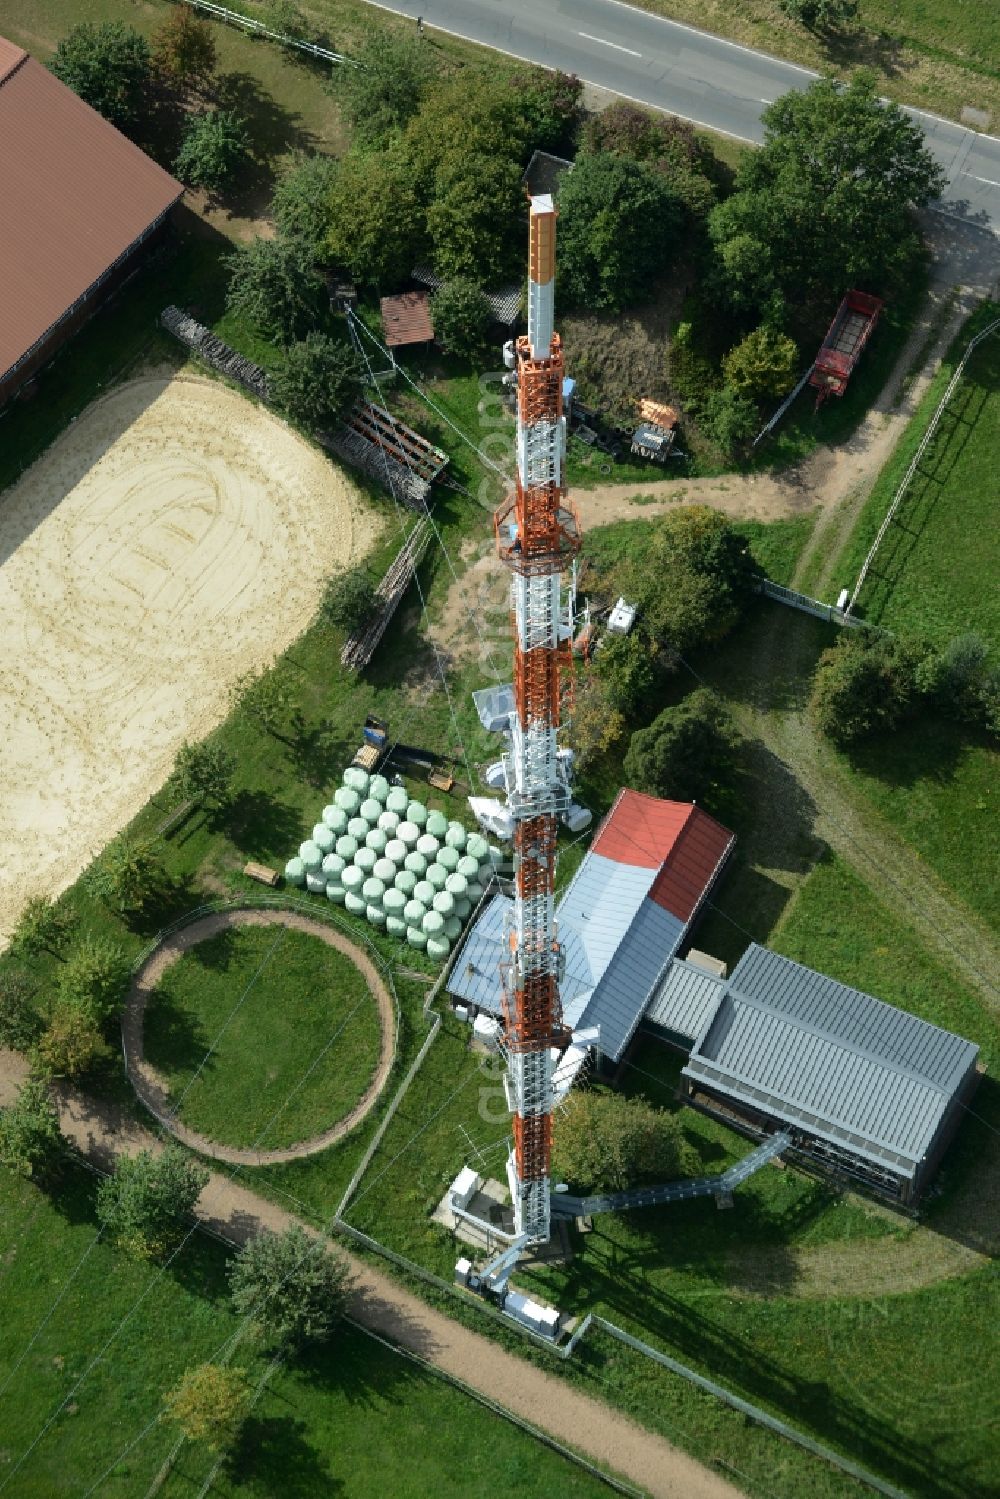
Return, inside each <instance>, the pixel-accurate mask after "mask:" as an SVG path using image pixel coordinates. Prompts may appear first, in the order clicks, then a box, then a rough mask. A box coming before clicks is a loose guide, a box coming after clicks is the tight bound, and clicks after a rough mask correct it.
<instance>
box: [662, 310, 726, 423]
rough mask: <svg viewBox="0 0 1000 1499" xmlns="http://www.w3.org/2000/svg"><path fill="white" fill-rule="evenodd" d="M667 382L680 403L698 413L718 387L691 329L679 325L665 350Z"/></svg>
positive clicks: (708, 360) (689, 325) (703, 352)
mask: <svg viewBox="0 0 1000 1499" xmlns="http://www.w3.org/2000/svg"><path fill="white" fill-rule="evenodd" d="M667 379H668V380H669V382H670V387H671V389H672V390H674V391H675V392H676V393H677V395H678V396H680V398H681V400H683V401H686V402H687V403H688V404H689V405H690V406H692V407H693V408H694V409H695V410H698V409H699V408H700V407H701V406H702V405H703V404H704V403H705V401H707V399H708V397H709V396H710V395H711V394H712V392H713V391H714V390H717V389H718V386H719V375H718V372H717V370H716V368H715V365H714V364H713V363H712V360H711V358H710V357H709V355H708V353H707V352H706V350H705V349H703V348H701V346H700V342H699V339H698V337H697V334H696V332H695V329H694V326H693V324H692V323H690V322H683V323H678V325H677V327H676V328H675V329H674V332H673V334H672V335H671V338H670V344H669V346H668V350H667Z"/></svg>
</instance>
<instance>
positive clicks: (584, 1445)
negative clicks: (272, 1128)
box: [0, 1050, 740, 1499]
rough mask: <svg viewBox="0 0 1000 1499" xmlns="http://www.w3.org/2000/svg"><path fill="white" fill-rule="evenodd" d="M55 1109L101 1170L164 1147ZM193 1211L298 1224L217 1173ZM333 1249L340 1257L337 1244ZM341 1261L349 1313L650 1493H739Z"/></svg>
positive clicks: (89, 1116)
mask: <svg viewBox="0 0 1000 1499" xmlns="http://www.w3.org/2000/svg"><path fill="white" fill-rule="evenodd" d="M27 1070H28V1069H27V1064H26V1062H25V1061H24V1059H23V1058H22V1057H20V1056H18V1055H17V1054H16V1053H14V1052H9V1051H3V1050H0V1104H3V1103H6V1102H9V1101H10V1099H11V1097H12V1096H13V1094H14V1092H15V1091H16V1089H17V1087H19V1085H20V1083H21V1082H22V1081H23V1080H24V1078H25V1077H26V1075H27ZM59 1106H60V1108H59V1112H60V1123H61V1127H62V1130H63V1133H64V1134H65V1135H66V1137H67V1138H68V1139H69V1140H70V1141H71V1142H72V1143H73V1144H74V1145H75V1146H76V1148H77V1149H78V1150H80V1151H82V1152H83V1153H84V1154H86V1155H88V1156H91V1157H92V1158H93V1159H94V1160H95V1161H97V1162H98V1163H99V1164H101V1165H103V1166H108V1165H110V1164H112V1163H113V1161H114V1159H115V1157H116V1156H118V1155H122V1154H128V1155H131V1154H134V1153H135V1152H136V1151H138V1150H142V1149H145V1148H151V1149H153V1150H160V1149H162V1146H161V1145H160V1144H159V1142H158V1141H156V1140H155V1139H154V1138H153V1136H152V1135H150V1134H148V1133H147V1132H146V1131H145V1130H143V1129H141V1128H140V1127H139V1126H138V1125H136V1124H135V1122H134V1121H133V1120H131V1119H130V1118H129V1117H128V1116H127V1115H125V1114H122V1113H121V1112H119V1111H117V1110H114V1109H112V1108H111V1107H110V1106H108V1105H106V1104H104V1103H98V1102H96V1101H95V1100H93V1099H89V1098H87V1097H85V1096H84V1095H83V1094H80V1093H77V1092H76V1091H75V1090H74V1089H71V1088H63V1089H61V1090H60V1095H59ZM196 1211H197V1214H198V1217H199V1218H200V1219H202V1221H203V1222H204V1223H205V1224H206V1225H207V1226H209V1227H210V1228H212V1229H214V1230H215V1232H217V1233H218V1234H220V1235H221V1236H222V1237H223V1238H225V1239H227V1240H228V1241H229V1242H230V1243H234V1244H243V1243H245V1242H246V1240H247V1239H250V1238H252V1237H253V1236H254V1235H255V1234H258V1233H260V1232H261V1231H262V1230H263V1229H271V1230H273V1231H275V1232H279V1233H280V1232H281V1231H282V1230H284V1229H286V1228H288V1227H290V1226H291V1225H292V1224H294V1223H297V1222H298V1221H299V1220H298V1219H297V1218H296V1217H295V1216H294V1215H293V1214H291V1213H288V1212H286V1211H285V1210H284V1209H283V1208H279V1207H277V1206H275V1204H273V1203H271V1202H268V1201H266V1200H265V1199H264V1198H262V1197H258V1196H257V1195H256V1193H254V1192H251V1191H250V1189H249V1188H248V1187H244V1186H242V1185H241V1184H240V1183H239V1182H238V1181H235V1180H233V1179H232V1178H231V1177H227V1176H223V1175H221V1174H220V1173H218V1172H212V1174H211V1176H210V1178H209V1182H208V1185H207V1186H206V1188H205V1190H204V1191H203V1192H202V1194H201V1197H200V1199H199V1202H198V1207H197V1210H196ZM303 1226H304V1227H306V1228H307V1230H308V1231H309V1232H310V1233H314V1232H315V1231H314V1230H312V1229H309V1227H308V1225H303ZM338 1250H339V1251H340V1252H341V1253H344V1251H343V1249H342V1246H340V1245H338ZM346 1258H347V1260H348V1261H349V1262H350V1265H351V1268H352V1270H353V1273H354V1295H353V1299H352V1304H351V1308H350V1310H351V1315H352V1316H353V1317H355V1318H356V1320H357V1321H358V1322H360V1323H362V1324H363V1325H364V1326H365V1327H369V1328H371V1329H372V1331H374V1332H378V1333H380V1334H382V1336H384V1337H386V1338H388V1339H389V1340H390V1341H391V1342H393V1343H396V1344H398V1345H399V1346H400V1347H402V1348H404V1349H408V1350H410V1351H412V1352H413V1353H416V1354H419V1355H420V1357H421V1358H423V1359H425V1360H427V1362H429V1363H430V1364H432V1365H434V1366H435V1367H436V1368H439V1369H441V1370H443V1371H444V1372H445V1373H447V1374H450V1375H453V1376H454V1377H455V1378H456V1379H459V1380H461V1381H462V1382H463V1383H464V1384H466V1385H468V1386H470V1387H471V1388H472V1389H473V1390H479V1391H481V1392H482V1393H483V1394H484V1395H486V1396H487V1397H488V1398H489V1399H490V1400H491V1401H494V1402H496V1403H497V1404H499V1405H501V1406H503V1407H504V1408H505V1409H506V1410H508V1411H510V1412H512V1413H513V1414H514V1415H516V1416H518V1417H520V1418H521V1419H523V1420H525V1421H527V1422H529V1423H530V1424H531V1425H532V1426H536V1427H539V1428H542V1429H543V1430H545V1431H547V1432H549V1433H550V1434H551V1435H552V1436H553V1437H555V1438H556V1439H557V1440H558V1441H560V1442H562V1443H563V1444H564V1445H565V1446H567V1447H572V1448H575V1449H576V1451H578V1452H580V1453H582V1454H584V1455H585V1456H587V1457H588V1458H590V1459H591V1460H592V1461H595V1462H598V1463H601V1464H603V1465H604V1466H606V1467H608V1468H611V1469H613V1470H614V1471H616V1472H617V1473H619V1474H621V1476H622V1477H623V1478H626V1479H628V1480H629V1481H630V1482H631V1483H633V1484H636V1485H638V1486H639V1487H640V1488H641V1489H643V1490H644V1491H645V1492H647V1493H649V1494H651V1495H654V1496H656V1499H738V1496H739V1492H740V1491H739V1490H738V1489H735V1488H733V1487H732V1485H731V1484H728V1483H726V1482H725V1480H724V1479H722V1478H720V1477H718V1475H716V1474H715V1473H712V1472H711V1471H710V1470H709V1469H708V1468H704V1467H702V1465H701V1464H700V1463H698V1462H696V1461H695V1460H694V1458H691V1457H688V1455H687V1454H686V1453H684V1452H681V1451H680V1450H679V1449H678V1448H676V1447H673V1446H671V1444H670V1443H669V1442H667V1441H665V1440H664V1439H663V1438H662V1437H659V1436H656V1435H655V1434H654V1433H653V1432H650V1431H645V1430H644V1429H643V1428H642V1427H641V1426H637V1425H636V1424H635V1423H634V1422H633V1421H630V1420H629V1419H628V1417H626V1416H624V1415H621V1414H620V1413H619V1412H617V1411H615V1410H613V1409H612V1408H611V1407H610V1406H608V1405H605V1404H604V1403H603V1402H602V1401H599V1400H595V1399H594V1398H593V1397H591V1396H589V1395H586V1394H584V1393H583V1392H582V1391H580V1390H576V1389H574V1388H573V1387H572V1386H571V1385H570V1384H568V1383H567V1381H566V1380H563V1379H560V1378H559V1377H558V1376H557V1375H553V1374H546V1373H545V1372H544V1370H542V1369H539V1368H535V1367H534V1366H533V1365H532V1364H529V1363H528V1362H527V1361H526V1360H524V1359H521V1358H518V1357H517V1355H516V1354H512V1353H507V1352H505V1351H504V1350H503V1349H502V1348H500V1347H499V1346H498V1345H497V1344H496V1343H493V1342H491V1341H490V1340H489V1339H488V1338H484V1337H480V1335H479V1334H478V1333H474V1332H471V1331H470V1330H469V1329H468V1328H466V1327H463V1326H462V1325H461V1324H460V1323H458V1322H454V1321H453V1320H452V1319H451V1318H450V1317H448V1316H446V1315H445V1314H444V1313H443V1312H438V1311H435V1310H434V1309H433V1308H432V1307H430V1306H427V1305H426V1304H425V1303H424V1302H423V1301H421V1300H420V1298H419V1297H417V1296H414V1295H412V1294H411V1293H410V1292H409V1291H405V1290H403V1289H402V1287H400V1286H398V1285H397V1284H396V1283H395V1282H394V1281H393V1280H391V1279H390V1277H389V1276H388V1275H384V1274H382V1272H381V1271H379V1270H376V1269H373V1268H372V1266H370V1265H368V1264H366V1263H365V1262H364V1261H363V1260H359V1259H357V1258H356V1257H355V1256H353V1255H351V1254H346Z"/></svg>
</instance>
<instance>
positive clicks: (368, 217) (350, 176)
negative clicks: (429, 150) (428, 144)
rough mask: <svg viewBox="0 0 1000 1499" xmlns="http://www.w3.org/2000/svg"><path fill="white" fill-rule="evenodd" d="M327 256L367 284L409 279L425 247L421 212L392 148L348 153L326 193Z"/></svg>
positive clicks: (398, 153) (387, 284) (391, 283)
mask: <svg viewBox="0 0 1000 1499" xmlns="http://www.w3.org/2000/svg"><path fill="white" fill-rule="evenodd" d="M329 201H330V216H329V228H328V230H327V257H328V258H329V259H330V260H331V261H333V262H334V264H336V265H340V266H343V267H344V268H345V269H346V270H348V271H350V273H351V275H352V276H354V277H355V278H356V279H357V280H358V281H361V282H363V283H364V284H365V285H366V286H372V287H391V286H394V285H396V284H397V283H398V282H400V281H402V280H403V279H404V278H406V277H408V276H409V274H410V272H411V271H412V270H413V267H414V266H415V265H416V264H417V263H418V261H419V259H420V257H421V255H422V253H423V250H424V246H425V235H424V224H423V214H422V211H421V208H420V205H419V202H418V198H417V193H416V190H415V186H414V182H413V179H412V174H411V171H410V166H409V163H408V161H407V160H406V158H405V157H404V155H403V154H402V152H401V151H400V150H398V149H393V148H392V147H391V145H390V146H389V147H388V148H386V149H385V150H383V151H379V152H377V153H371V152H363V151H352V152H351V154H350V155H349V156H347V157H345V158H344V160H343V161H342V162H341V163H340V166H339V170H338V172H337V175H336V177H335V179H334V182H333V185H332V187H331V190H330V200H329Z"/></svg>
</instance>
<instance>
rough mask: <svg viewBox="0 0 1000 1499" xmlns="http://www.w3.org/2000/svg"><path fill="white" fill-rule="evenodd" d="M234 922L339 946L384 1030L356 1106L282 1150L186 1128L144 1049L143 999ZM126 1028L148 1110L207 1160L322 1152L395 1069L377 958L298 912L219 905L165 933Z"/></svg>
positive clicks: (265, 1162) (128, 1008) (260, 1159)
mask: <svg viewBox="0 0 1000 1499" xmlns="http://www.w3.org/2000/svg"><path fill="white" fill-rule="evenodd" d="M231 926H286V927H290V928H292V929H293V930H294V931H297V932H306V933H307V934H308V935H309V936H310V937H318V938H319V940H320V941H321V942H326V943H328V944H329V946H330V947H335V948H336V949H337V951H338V952H340V953H343V955H344V957H345V958H349V959H350V961H351V962H352V963H353V964H354V965H355V967H356V968H358V969H359V970H360V971H361V973H362V975H363V977H364V979H365V982H366V983H367V984H368V987H369V989H370V990H371V992H372V997H373V999H374V1001H375V1004H376V1007H377V1009H378V1015H379V1031H380V1037H381V1040H380V1045H379V1055H378V1061H377V1063H376V1066H375V1072H374V1075H373V1077H372V1080H371V1082H370V1083H369V1085H368V1087H367V1088H366V1089H365V1091H364V1093H363V1094H362V1096H361V1098H359V1100H358V1102H357V1103H356V1104H355V1105H354V1108H353V1109H351V1110H350V1112H349V1113H347V1114H345V1115H344V1117H343V1119H340V1120H338V1122H337V1123H336V1124H334V1125H332V1126H331V1127H330V1128H329V1129H328V1130H324V1132H323V1133H322V1134H320V1135H314V1136H313V1137H312V1138H311V1139H309V1140H299V1141H298V1142H297V1143H296V1144H295V1145H289V1146H287V1147H286V1148H285V1149H283V1150H240V1149H237V1148H236V1147H235V1146H232V1145H220V1144H218V1143H217V1142H216V1141H215V1140H210V1139H209V1138H208V1137H207V1136H206V1135H201V1134H199V1133H198V1132H197V1130H193V1129H189V1128H188V1127H187V1125H185V1124H182V1123H181V1122H180V1120H179V1119H176V1118H174V1116H173V1114H172V1112H171V1107H170V1096H169V1093H168V1091H167V1089H166V1087H165V1085H164V1082H163V1079H162V1078H161V1077H160V1075H159V1073H158V1072H157V1071H156V1069H155V1068H154V1067H153V1066H152V1065H151V1063H150V1062H148V1061H147V1060H146V1058H145V1056H144V1054H143V1047H142V1027H143V1019H144V1016H145V1013H146V1002H147V1000H148V999H149V996H150V994H151V993H152V991H153V990H154V989H155V988H156V985H157V984H158V983H159V982H160V979H161V978H162V977H163V975H164V973H165V972H166V970H167V969H168V968H169V967H170V966H171V964H172V963H176V962H177V960H178V958H180V957H181V956H182V954H183V953H186V952H187V951H188V950H189V949H190V948H192V947H195V946H196V945H197V944H198V943H199V942H206V941H207V940H208V938H209V937H214V936H215V934H216V933H217V932H221V931H224V930H225V929H226V928H227V927H231ZM123 1033H124V1040H125V1061H126V1064H127V1067H128V1074H129V1079H130V1081H131V1083H132V1086H133V1088H134V1089H135V1091H136V1092H137V1093H138V1095H139V1098H140V1099H141V1101H142V1102H143V1103H144V1104H145V1105H146V1107H147V1108H148V1109H149V1111H150V1113H151V1114H153V1115H154V1116H155V1117H156V1118H157V1119H158V1120H159V1121H160V1123H161V1124H162V1125H163V1127H164V1129H167V1130H169V1131H170V1133H171V1134H172V1135H173V1136H175V1138H176V1139H178V1140H180V1141H181V1143H182V1144H184V1145H187V1146H189V1147H190V1148H191V1149H192V1150H197V1151H200V1152H201V1154H202V1155H207V1156H211V1158H212V1160H215V1161H228V1162H229V1163H230V1165H233V1166H236V1165H242V1166H273V1165H277V1164H278V1163H280V1162H282V1161H297V1160H301V1159H302V1157H303V1156H307V1155H316V1154H318V1152H319V1151H321V1150H325V1149H326V1147H327V1146H328V1145H333V1144H334V1142H335V1141H337V1140H341V1139H343V1137H344V1135H346V1134H348V1133H349V1132H350V1131H351V1130H352V1129H353V1128H354V1127H355V1125H357V1124H360V1123H361V1120H362V1119H363V1118H364V1117H365V1115H366V1114H367V1113H368V1112H369V1111H370V1110H371V1109H372V1108H374V1106H375V1103H376V1101H377V1099H378V1096H379V1094H380V1093H381V1091H382V1089H383V1088H384V1087H385V1084H386V1081H387V1079H388V1077H389V1073H390V1072H391V1071H392V1064H393V1059H394V1057H395V1054H396V1044H395V1038H396V1013H395V1010H394V1009H393V1004H392V998H391V996H390V994H389V991H388V989H387V988H386V987H385V984H384V983H383V982H382V979H381V977H380V976H379V972H378V969H377V968H376V967H375V965H374V963H372V961H371V960H370V959H369V958H368V957H367V956H366V955H365V953H363V952H362V950H361V949H360V948H359V947H356V946H355V944H354V943H353V942H348V940H347V938H346V937H342V936H341V935H340V933H339V932H335V931H334V930H333V929H332V928H331V927H328V926H325V925H324V924H323V922H321V921H311V920H310V919H309V917H308V916H300V915H298V914H297V913H296V912H293V911H260V910H246V911H219V912H217V913H216V914H215V915H214V916H206V917H204V918H203V919H202V920H201V921H195V922H192V924H191V925H190V926H188V927H185V928H184V929H183V931H180V932H176V933H175V934H174V935H173V936H172V937H168V938H167V940H166V941H165V942H164V943H163V944H162V945H161V946H160V947H158V948H157V949H156V951H155V952H154V953H153V954H152V956H151V957H150V958H148V959H147V961H146V962H145V963H144V964H143V966H142V968H141V969H140V970H139V972H138V973H137V974H136V976H135V978H134V980H133V982H132V987H131V989H130V990H129V993H128V998H127V999H126V1001H125V1024H124V1027H123Z"/></svg>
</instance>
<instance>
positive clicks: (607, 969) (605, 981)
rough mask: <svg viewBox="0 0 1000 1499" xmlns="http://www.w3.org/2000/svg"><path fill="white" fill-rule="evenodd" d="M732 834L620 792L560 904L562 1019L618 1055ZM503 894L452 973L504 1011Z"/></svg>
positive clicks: (477, 997) (466, 991) (476, 1001)
mask: <svg viewBox="0 0 1000 1499" xmlns="http://www.w3.org/2000/svg"><path fill="white" fill-rule="evenodd" d="M733 843H734V838H733V834H732V833H731V832H729V830H728V828H724V827H722V826H721V825H720V824H719V823H717V822H716V821H715V820H714V818H712V817H709V815H708V814H707V812H703V811H702V810H701V808H700V807H696V806H694V805H693V804H692V803H691V802H670V801H664V800H661V799H660V798H659V797H654V796H644V795H642V794H641V793H639V792H637V791H628V790H625V791H621V792H619V794H618V797H617V799H616V801H615V804H614V806H613V807H612V809H611V811H610V812H609V813H608V815H607V817H606V818H605V819H604V821H603V822H602V824H601V826H600V828H599V829H598V831H597V834H596V836H595V838H594V841H593V843H592V845H591V847H590V849H589V851H588V853H587V854H586V856H585V858H584V859H583V862H582V863H581V865H580V867H579V869H578V870H577V871H576V874H575V875H574V876H573V879H572V880H571V881H570V884H569V886H568V887H567V889H566V892H565V893H564V895H563V896H562V898H561V899H560V901H559V905H558V908H557V911H556V916H557V919H558V931H559V942H560V945H561V947H562V952H563V960H564V964H565V971H564V973H563V976H562V978H561V979H560V983H559V997H560V1002H561V1005H562V1012H563V1019H564V1020H565V1022H566V1024H567V1025H568V1026H569V1027H570V1029H572V1030H575V1031H582V1030H586V1031H593V1032H596V1034H597V1036H598V1038H599V1039H598V1040H597V1043H596V1045H597V1049H598V1051H599V1052H600V1053H601V1055H602V1056H603V1057H605V1058H607V1059H609V1060H610V1061H612V1062H618V1061H620V1060H621V1058H622V1056H623V1055H624V1053H625V1049H626V1047H627V1046H628V1043H629V1041H630V1040H631V1038H632V1036H633V1035H634V1033H635V1030H636V1028H637V1027H638V1025H639V1022H640V1021H641V1020H642V1015H643V1011H644V1009H645V1007H646V1002H647V1000H648V998H649V995H650V993H651V991H652V990H653V988H654V986H655V985H656V983H657V981H658V980H659V978H660V977H661V975H662V974H663V973H664V972H665V970H666V968H667V966H668V964H669V963H670V960H671V958H673V956H674V954H675V953H676V952H677V951H678V950H679V949H680V947H681V946H682V945H683V943H684V942H685V940H686V939H687V936H688V934H689V932H690V930H691V927H692V925H693V923H694V921H695V919H696V917H697V914H698V912H699V910H700V909H701V906H702V904H703V902H704V901H705V899H706V897H707V896H708V893H709V891H710V890H711V888H712V886H713V884H714V882H715V881H716V879H717V878H718V876H719V873H720V871H721V870H722V867H723V865H724V864H725V861H726V859H727V858H728V856H729V853H730V851H731V849H732V846H733ZM510 906H511V902H510V901H508V900H507V898H506V897H505V896H501V895H498V896H496V897H494V899H493V900H492V901H491V902H490V903H489V905H487V906H486V907H485V908H484V909H483V911H482V913H481V914H480V916H479V918H478V920H477V921H476V922H475V923H473V925H472V926H471V927H470V928H469V930H468V932H467V935H466V937H465V939H464V941H463V944H462V948H461V950H460V951H459V953H458V954H457V956H456V958H455V961H454V963H453V965H452V968H451V972H450V975H449V978H448V992H449V994H451V996H452V997H453V998H454V999H455V1000H457V1001H459V1002H460V1003H462V1004H466V1005H474V1006H475V1007H476V1008H477V1009H480V1010H485V1011H486V1012H487V1013H488V1014H491V1015H496V1016H500V1015H501V1014H502V998H501V995H502V986H501V963H502V961H504V960H505V959H506V958H507V957H508V955H509V950H510V949H509V944H508V943H507V942H506V941H505V940H504V923H505V920H506V916H507V913H508V911H509V909H510Z"/></svg>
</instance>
